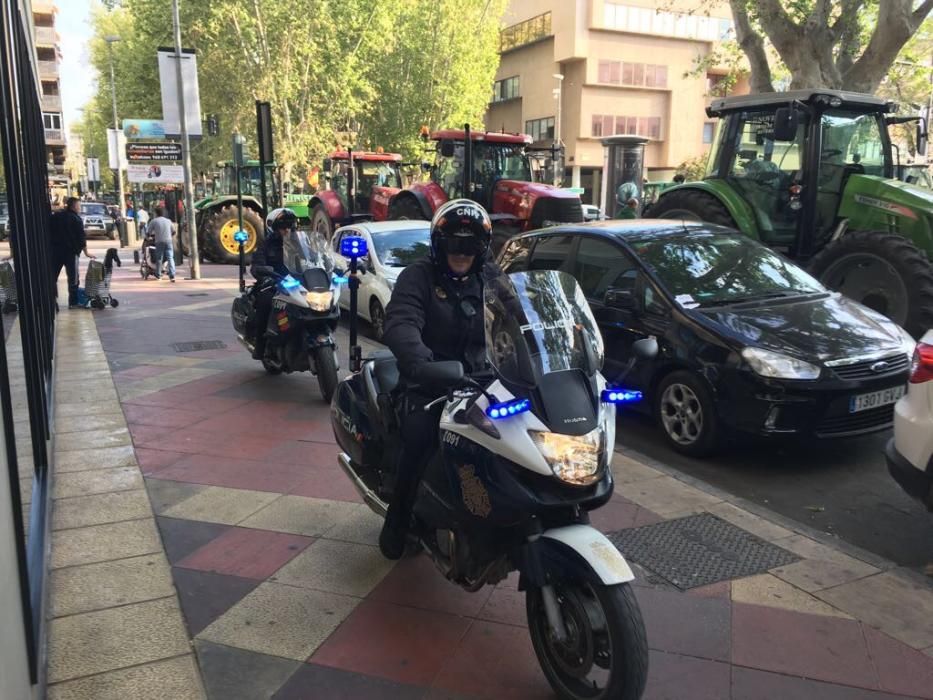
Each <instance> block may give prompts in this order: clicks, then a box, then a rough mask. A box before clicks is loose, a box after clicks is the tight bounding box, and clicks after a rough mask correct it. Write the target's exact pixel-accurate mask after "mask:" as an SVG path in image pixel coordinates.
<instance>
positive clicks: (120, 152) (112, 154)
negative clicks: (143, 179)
mask: <svg viewBox="0 0 933 700" xmlns="http://www.w3.org/2000/svg"><path fill="white" fill-rule="evenodd" d="M125 149H126V137H125V136H124V135H123V132H120V131H117V130H116V129H107V161H108V164H109V167H110V169H111V170H117V169H118V168H125V167H126V152H125ZM118 159H119V160H118Z"/></svg>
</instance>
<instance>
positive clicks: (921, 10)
mask: <svg viewBox="0 0 933 700" xmlns="http://www.w3.org/2000/svg"><path fill="white" fill-rule="evenodd" d="M931 10H933V0H926V2H923V3H921V4H920V7H918V8H917V9H916V10H914V13H913V15H912V17H911V25H912V26H913V29H914V31H916V30H917V29H918V28H919V27H920V25H921V24H923V20H925V19H926V18H927V15H928V14H930V11H931Z"/></svg>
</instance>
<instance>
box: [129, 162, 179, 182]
mask: <svg viewBox="0 0 933 700" xmlns="http://www.w3.org/2000/svg"><path fill="white" fill-rule="evenodd" d="M126 176H127V178H128V179H129V181H130V182H139V183H146V182H148V183H150V184H160V185H167V184H173V183H179V182H184V181H185V169H184V168H183V167H182V166H180V165H142V164H136V163H130V164H129V166H127V169H126Z"/></svg>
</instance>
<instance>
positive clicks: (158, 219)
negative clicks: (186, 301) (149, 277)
mask: <svg viewBox="0 0 933 700" xmlns="http://www.w3.org/2000/svg"><path fill="white" fill-rule="evenodd" d="M147 228H148V230H149V233H150V234H151V235H152V238H153V240H154V242H155V247H156V260H155V262H156V268H155V278H156V279H157V280H158V279H162V263H163V262H164V261H166V260H167V262H168V278H169V279H170V280H171V281H172V282H174V281H175V247H174V245H173V244H172V222H171V221H170V220H169V219H167V218H166V217H165V209H163V208H162V207H156V208H155V218H154V219H153V220H152V221H150V222H149V226H148V227H147Z"/></svg>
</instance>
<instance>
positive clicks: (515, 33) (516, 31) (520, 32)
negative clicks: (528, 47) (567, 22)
mask: <svg viewBox="0 0 933 700" xmlns="http://www.w3.org/2000/svg"><path fill="white" fill-rule="evenodd" d="M546 36H551V13H550V12H545V13H544V14H541V15H538V16H537V17H532V18H531V19H526V20H525V21H524V22H519V23H518V24H513V25H512V26H511V27H506V28H505V29H503V30H502V31H501V32H499V53H503V52H505V51H509V50H511V49H515V48H518V47H519V46H524V45H525V44H530V43H531V42H533V41H538V39H543V38H544V37H546Z"/></svg>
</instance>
